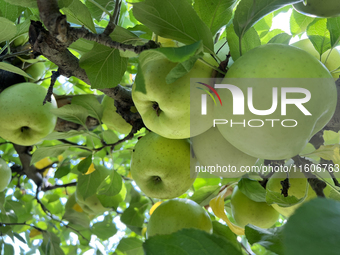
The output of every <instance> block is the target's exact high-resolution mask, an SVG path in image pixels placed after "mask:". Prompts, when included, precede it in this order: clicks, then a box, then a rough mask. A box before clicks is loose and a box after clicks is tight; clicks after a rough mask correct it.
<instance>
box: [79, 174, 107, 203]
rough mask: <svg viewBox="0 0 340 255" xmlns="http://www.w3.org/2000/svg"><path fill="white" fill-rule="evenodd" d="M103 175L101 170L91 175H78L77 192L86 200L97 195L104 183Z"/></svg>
mask: <svg viewBox="0 0 340 255" xmlns="http://www.w3.org/2000/svg"><path fill="white" fill-rule="evenodd" d="M102 180H103V179H102V174H101V173H100V170H98V169H97V170H96V171H94V172H92V173H90V174H86V175H84V174H79V175H78V183H77V190H78V191H79V193H80V195H82V197H83V198H84V200H85V199H86V198H88V197H90V196H91V195H93V194H95V193H96V191H97V188H98V186H99V185H100V183H101V181H102Z"/></svg>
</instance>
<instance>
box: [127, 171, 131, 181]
mask: <svg viewBox="0 0 340 255" xmlns="http://www.w3.org/2000/svg"><path fill="white" fill-rule="evenodd" d="M126 177H127V178H130V179H132V175H131V171H130V172H129V173H128V175H127V176H126Z"/></svg>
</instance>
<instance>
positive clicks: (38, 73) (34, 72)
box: [26, 62, 45, 81]
mask: <svg viewBox="0 0 340 255" xmlns="http://www.w3.org/2000/svg"><path fill="white" fill-rule="evenodd" d="M44 72H45V65H44V63H43V62H37V63H34V64H33V65H31V66H29V67H28V68H27V69H26V73H28V74H29V75H31V76H32V77H33V79H30V81H36V80H39V79H40V78H41V77H42V76H43V74H44Z"/></svg>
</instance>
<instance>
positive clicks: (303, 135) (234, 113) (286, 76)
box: [214, 44, 337, 160]
mask: <svg viewBox="0 0 340 255" xmlns="http://www.w3.org/2000/svg"><path fill="white" fill-rule="evenodd" d="M302 78H305V79H302ZM221 83H222V84H224V86H229V89H228V88H219V89H218V90H217V91H218V93H219V95H220V97H221V99H222V102H223V106H221V105H219V104H217V105H215V112H214V113H215V119H220V120H223V122H222V121H221V122H219V123H221V124H219V123H217V124H216V126H217V127H218V129H219V130H220V132H221V134H222V135H223V136H224V137H225V139H227V140H228V141H229V142H230V143H231V144H232V145H233V146H235V147H236V148H238V149H239V150H241V151H243V152H244V153H246V154H249V155H251V156H253V157H257V158H264V159H271V160H280V159H288V158H291V157H293V156H295V155H298V154H299V153H300V152H301V151H302V150H303V148H304V147H305V146H306V144H307V143H308V141H309V139H310V138H311V137H312V136H313V135H314V134H315V133H317V132H318V131H319V130H321V129H322V128H323V127H324V126H325V125H326V124H327V123H328V121H329V120H330V119H331V117H332V116H333V114H334V111H335V107H336V104H337V91H336V86H335V81H334V78H333V77H332V75H331V74H330V72H329V71H328V70H327V68H326V67H325V66H324V65H323V64H322V63H321V62H320V61H318V60H317V59H316V58H315V57H313V56H312V55H311V54H309V53H307V52H306V51H304V50H301V49H299V48H297V47H294V46H289V45H283V44H267V45H262V46H259V47H257V48H254V49H252V50H250V51H248V52H246V53H245V54H244V55H243V56H242V57H240V58H238V59H237V60H236V61H235V62H234V64H233V65H232V66H231V67H230V69H229V70H228V72H227V75H226V78H224V80H223V81H222V82H221ZM231 86H233V87H231ZM230 89H231V90H233V93H231V92H230ZM251 90H252V93H251ZM275 91H276V94H275ZM252 94H253V95H252ZM233 97H235V98H233ZM293 100H294V101H293ZM320 102H322V104H320ZM226 121H227V122H226Z"/></svg>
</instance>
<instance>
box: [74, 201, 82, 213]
mask: <svg viewBox="0 0 340 255" xmlns="http://www.w3.org/2000/svg"><path fill="white" fill-rule="evenodd" d="M72 209H73V210H75V211H77V212H83V208H81V207H80V205H79V204H78V203H75V204H74V206H73V207H72Z"/></svg>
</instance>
